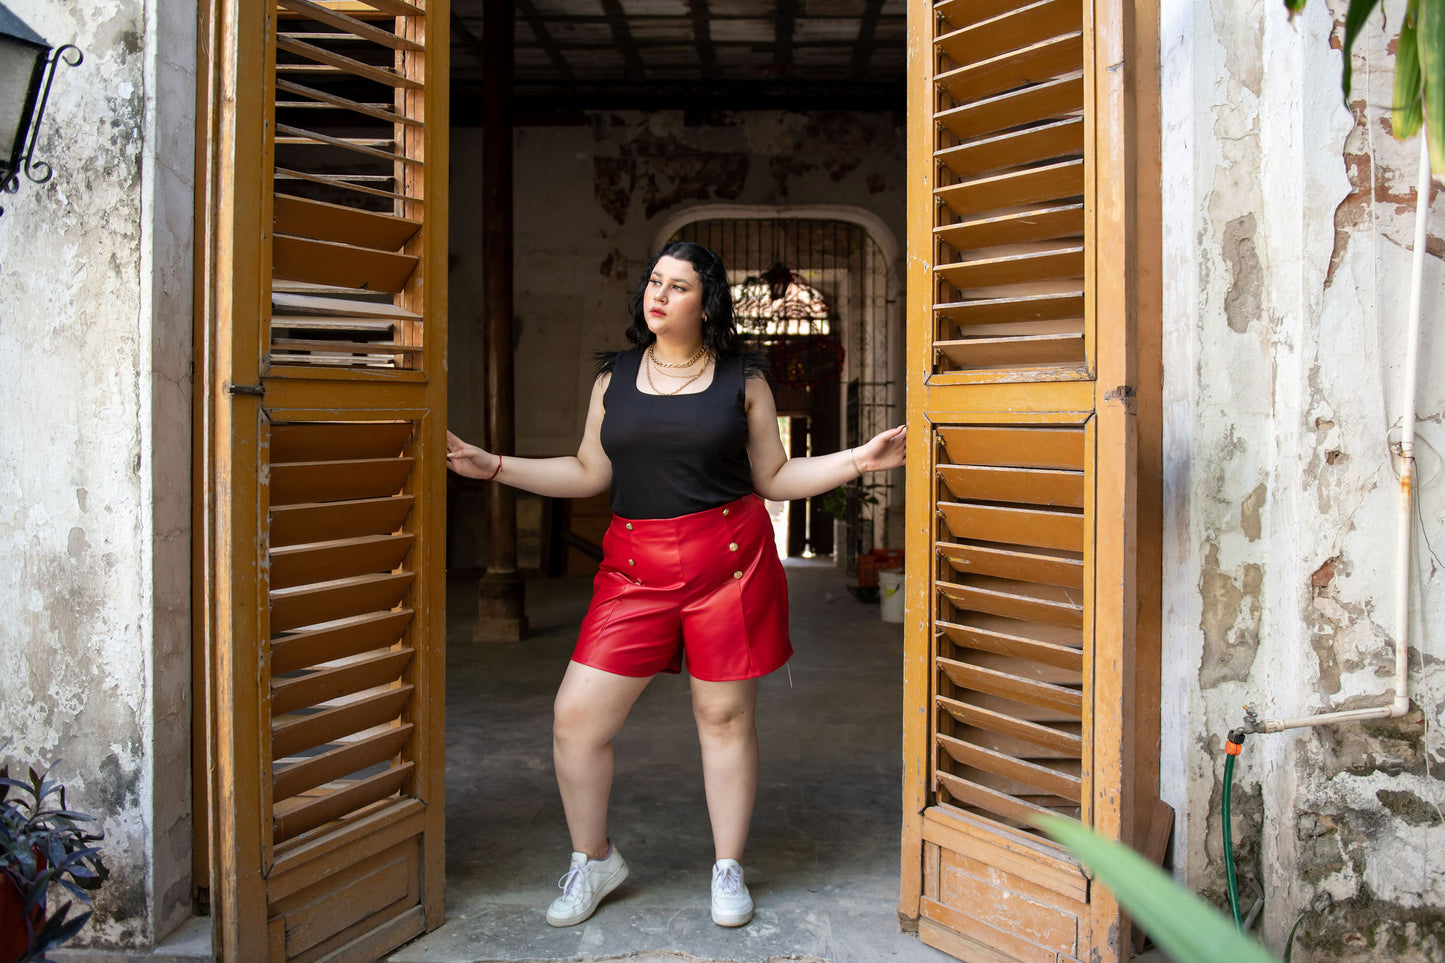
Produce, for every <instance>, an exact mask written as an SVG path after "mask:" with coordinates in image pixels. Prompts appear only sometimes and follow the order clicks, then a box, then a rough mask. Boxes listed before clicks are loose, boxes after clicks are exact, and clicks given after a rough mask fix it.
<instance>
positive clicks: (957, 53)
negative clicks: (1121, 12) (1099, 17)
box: [934, 0, 1084, 66]
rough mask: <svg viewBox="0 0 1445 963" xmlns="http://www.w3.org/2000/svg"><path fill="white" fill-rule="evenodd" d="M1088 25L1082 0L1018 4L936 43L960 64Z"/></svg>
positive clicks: (1015, 48)
mask: <svg viewBox="0 0 1445 963" xmlns="http://www.w3.org/2000/svg"><path fill="white" fill-rule="evenodd" d="M1083 25H1084V7H1083V4H1082V3H1080V2H1079V0H1041V2H1038V3H1030V4H1021V5H1017V6H1014V7H1013V9H1011V10H1008V11H1007V12H1006V13H1003V14H1002V15H1000V16H997V17H993V18H991V19H989V20H984V21H980V22H978V23H975V24H971V25H969V26H967V27H964V28H962V29H959V30H955V31H953V32H952V33H946V34H943V35H941V36H940V37H939V38H938V39H937V40H935V41H934V46H935V48H936V49H938V50H939V51H940V52H941V53H943V54H944V55H946V56H947V57H948V59H949V60H951V61H953V62H954V63H955V64H958V65H959V66H963V65H965V64H973V63H978V62H979V61H983V60H989V59H991V58H994V57H999V56H1003V55H1005V54H1008V53H1011V52H1012V51H1014V50H1018V49H1019V48H1020V47H1026V46H1029V45H1032V44H1036V43H1040V42H1042V41H1045V40H1049V39H1051V38H1053V37H1056V36H1059V35H1060V34H1070V33H1078V32H1079V31H1080V30H1082V29H1083Z"/></svg>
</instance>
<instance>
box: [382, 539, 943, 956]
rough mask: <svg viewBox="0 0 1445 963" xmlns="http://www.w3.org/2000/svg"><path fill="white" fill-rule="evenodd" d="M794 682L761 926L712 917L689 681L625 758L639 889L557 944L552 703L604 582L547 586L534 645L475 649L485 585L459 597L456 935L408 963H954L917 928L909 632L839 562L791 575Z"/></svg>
mask: <svg viewBox="0 0 1445 963" xmlns="http://www.w3.org/2000/svg"><path fill="white" fill-rule="evenodd" d="M788 579H789V584H790V589H791V599H792V633H793V646H794V648H795V649H796V650H797V651H796V654H795V655H794V658H793V661H792V665H791V681H790V679H789V672H788V670H786V669H784V670H780V671H778V672H776V673H774V674H773V675H772V676H769V677H768V678H766V679H764V680H763V682H762V684H761V686H760V688H759V697H758V729H759V735H760V741H761V745H762V763H761V771H760V786H759V792H758V803H757V809H756V813H755V815H754V818H753V829H752V837H751V841H750V844H749V850H748V856H747V859H746V860H745V861H744V867H745V869H746V872H747V882H748V885H749V888H750V889H751V891H752V894H753V900H754V903H755V904H756V907H757V911H756V916H755V917H754V919H753V921H752V922H751V923H750V924H749V925H747V926H744V927H741V928H738V929H723V928H722V927H718V926H715V925H714V924H713V923H712V920H711V918H710V917H709V914H708V892H709V890H708V886H709V880H710V869H711V864H712V845H711V837H710V833H709V829H708V821H707V808H706V804H705V802H704V798H703V786H702V772H701V766H700V763H699V761H698V750H697V738H696V733H695V730H694V729H693V724H692V715H691V710H690V707H689V698H688V690H687V682H686V678H685V677H678V676H667V675H664V676H659V677H657V678H656V679H655V680H654V681H653V682H652V684H651V685H650V686H648V688H647V690H646V691H645V692H644V693H643V695H642V698H641V699H640V700H639V701H638V703H637V706H636V707H635V708H634V709H633V712H632V716H631V718H630V719H629V720H628V723H627V725H626V727H625V728H624V729H623V731H622V733H621V735H619V736H618V738H617V740H616V743H615V748H616V759H617V770H616V779H615V784H614V788H613V794H612V808H611V823H610V825H611V830H612V838H613V840H614V842H615V843H616V845H617V846H618V848H619V849H621V851H622V853H623V854H624V855H625V856H626V858H627V862H628V865H629V866H630V868H631V871H632V875H631V878H630V879H629V880H628V881H627V883H625V884H624V885H623V886H622V887H621V888H620V889H618V890H617V891H616V892H615V893H613V894H612V895H611V896H609V897H608V898H607V899H606V900H604V901H603V902H602V905H601V906H600V907H599V909H598V911H597V913H596V914H595V915H594V916H593V917H592V918H591V919H590V920H588V921H587V922H585V923H582V924H580V925H578V926H574V927H570V928H567V929H554V928H552V927H550V926H548V925H546V923H545V922H544V921H543V912H544V910H545V908H546V906H547V904H548V903H549V902H551V900H552V899H553V897H554V896H556V895H557V889H556V881H557V879H558V877H560V876H561V875H562V873H563V872H564V871H565V870H566V867H567V859H568V853H569V851H570V848H571V847H570V845H569V844H568V841H567V832H566V825H565V823H564V821H563V818H562V806H561V802H560V801H559V799H558V797H557V787H556V783H555V781H554V777H553V773H552V758H551V703H552V695H553V693H554V691H555V689H556V686H557V683H558V681H559V680H560V679H561V676H562V672H563V670H564V669H565V667H566V664H567V659H568V656H569V655H570V653H571V649H572V644H573V642H574V641H575V638H576V628H577V625H578V624H579V623H580V622H581V619H582V615H583V613H584V611H585V610H586V606H587V598H588V591H589V588H590V579H587V578H580V577H568V578H562V579H550V580H537V581H531V582H529V583H528V584H527V614H528V618H529V619H530V621H531V628H532V634H531V636H530V637H529V638H528V639H527V640H526V641H525V642H523V643H521V644H516V645H482V644H477V643H474V642H472V641H471V629H472V618H473V613H474V611H475V603H474V599H475V588H474V583H473V582H471V581H463V580H458V581H456V582H453V583H452V584H451V585H450V586H449V590H448V609H449V611H448V643H447V644H448V654H447V853H448V859H447V922H446V923H445V924H444V925H443V926H442V927H441V928H439V929H438V930H436V931H435V932H433V933H431V934H429V935H427V936H425V937H423V938H421V939H419V940H417V941H415V942H413V943H411V944H410V945H408V946H406V947H403V948H402V949H401V950H400V951H398V952H397V953H395V954H393V955H392V956H391V957H390V959H391V960H392V961H395V963H479V961H544V960H607V959H617V958H627V959H635V960H658V961H688V963H695V961H735V963H764V961H770V960H815V961H828V963H883V961H898V963H942V961H945V960H948V959H950V958H949V957H947V956H945V955H944V954H942V953H939V952H937V951H935V950H933V949H930V948H929V947H926V946H923V945H922V944H921V943H919V942H918V940H917V938H916V937H915V936H913V935H910V934H905V933H902V932H900V929H899V924H898V917H897V902H898V873H899V862H898V860H899V815H900V809H899V806H900V802H899V800H900V785H899V783H900V773H901V764H902V763H901V759H902V753H901V749H900V739H901V735H900V727H901V711H902V710H901V678H902V666H903V661H902V629H901V626H899V625H896V624H890V623H885V622H882V621H881V620H880V619H879V617H878V607H877V605H865V604H863V603H860V602H857V601H855V600H854V599H853V598H852V597H851V596H850V595H849V594H848V593H847V591H846V589H845V580H844V577H843V575H842V573H840V572H839V571H838V570H837V569H834V568H833V567H832V566H831V564H830V562H829V560H827V559H822V560H816V561H801V560H794V561H790V562H789V563H788Z"/></svg>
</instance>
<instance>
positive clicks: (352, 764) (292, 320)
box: [202, 0, 448, 963]
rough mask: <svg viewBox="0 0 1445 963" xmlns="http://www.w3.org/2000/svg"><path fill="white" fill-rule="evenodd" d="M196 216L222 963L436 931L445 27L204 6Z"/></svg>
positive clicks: (405, 18)
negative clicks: (199, 210)
mask: <svg viewBox="0 0 1445 963" xmlns="http://www.w3.org/2000/svg"><path fill="white" fill-rule="evenodd" d="M209 18H210V30H209V33H208V38H209V46H208V53H209V56H210V60H211V63H210V67H211V74H210V77H209V81H208V84H207V87H206V103H205V110H204V116H205V123H206V124H207V127H206V128H205V131H204V133H205V139H206V153H207V158H206V163H205V167H204V182H205V191H206V193H205V196H204V203H203V205H202V207H203V208H204V215H205V217H206V218H207V220H208V224H207V229H206V231H205V232H204V235H203V236H204V238H205V242H206V250H205V252H204V256H203V263H204V264H205V270H206V277H205V283H206V293H205V296H204V301H205V304H204V319H205V337H206V342H207V343H206V348H205V351H204V352H203V355H204V358H205V369H204V370H205V375H204V384H205V388H204V391H205V398H204V417H205V419H206V422H207V423H206V425H205V428H204V431H203V432H202V435H203V436H204V443H205V453H204V456H203V461H204V464H205V470H204V475H205V478H206V493H205V496H204V497H205V500H206V503H207V504H206V510H205V514H206V518H207V521H206V540H205V541H206V547H205V550H204V553H203V555H204V559H205V566H206V570H205V571H206V586H207V599H206V610H207V611H208V613H209V626H208V634H209V636H210V638H209V640H208V653H209V656H210V659H211V665H210V667H209V672H208V679H209V685H210V687H211V691H210V693H209V709H210V712H209V720H210V728H211V732H210V753H211V757H212V770H213V776H212V781H211V787H210V788H211V791H212V793H213V798H214V800H215V803H214V805H213V806H212V807H211V812H212V814H213V818H214V826H213V827H212V832H211V836H212V847H211V849H212V864H213V870H212V893H211V899H212V908H213V912H214V914H215V916H216V917H217V929H218V933H219V945H220V947H221V951H222V955H223V957H224V958H225V959H227V960H237V961H246V963H250V961H254V960H271V961H275V963H280V961H320V960H337V961H341V960H348V961H349V960H376V959H380V958H382V957H383V956H384V955H386V954H387V953H388V952H390V951H391V950H393V949H394V948H396V947H397V946H399V945H400V944H402V943H404V942H406V941H407V940H409V939H411V938H412V937H414V936H416V935H418V934H420V933H422V932H424V931H425V930H427V929H429V928H431V927H434V926H437V925H439V924H440V923H441V921H442V917H443V883H444V878H445V877H444V869H445V867H444V852H443V839H442V830H443V825H442V812H443V809H442V806H443V795H442V789H443V757H442V745H443V698H442V696H443V681H444V662H443V657H444V646H443V640H444V624H443V613H444V608H445V607H444V590H445V573H444V565H445V563H444V545H445V538H444V531H443V526H444V518H443V512H444V506H445V475H446V470H445V455H444V452H445V421H446V410H445V398H446V378H445V366H444V358H445V350H446V289H445V277H446V274H445V272H446V250H447V236H446V211H447V204H446V182H445V178H446V167H447V163H446V162H447V103H446V91H447V59H446V58H447V43H448V40H447V37H448V32H447V27H448V12H447V6H446V3H445V2H444V0H441V2H439V0H269V2H268V3H259V4H258V3H245V2H240V0H216V2H215V3H214V5H213V6H212V7H211V8H210V10H209Z"/></svg>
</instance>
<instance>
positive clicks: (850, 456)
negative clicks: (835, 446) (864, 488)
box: [848, 448, 863, 478]
mask: <svg viewBox="0 0 1445 963" xmlns="http://www.w3.org/2000/svg"><path fill="white" fill-rule="evenodd" d="M848 460H849V461H851V462H852V463H853V470H854V471H855V472H857V473H858V474H856V475H855V476H853V477H855V478H862V477H863V469H861V468H859V467H858V459H857V458H856V457H854V455H853V449H852V448H849V449H848Z"/></svg>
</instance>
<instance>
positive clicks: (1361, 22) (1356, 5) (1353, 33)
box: [1340, 0, 1428, 107]
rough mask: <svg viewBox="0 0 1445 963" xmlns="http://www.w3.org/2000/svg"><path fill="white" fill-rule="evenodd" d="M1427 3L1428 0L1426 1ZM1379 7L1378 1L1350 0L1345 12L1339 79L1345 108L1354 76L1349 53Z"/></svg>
mask: <svg viewBox="0 0 1445 963" xmlns="http://www.w3.org/2000/svg"><path fill="white" fill-rule="evenodd" d="M1427 2H1428V0H1427ZM1379 5H1380V0H1350V8H1349V9H1348V10H1346V11H1345V39H1344V45H1343V47H1344V49H1343V53H1344V55H1345V72H1344V76H1343V77H1341V78H1340V86H1341V87H1343V88H1344V92H1345V106H1347V107H1348V106H1349V104H1350V82H1351V79H1352V76H1353V74H1354V68H1355V65H1354V61H1353V60H1352V59H1351V56H1350V54H1351V51H1353V50H1354V49H1355V40H1356V38H1358V37H1359V36H1360V31H1361V30H1363V29H1364V28H1365V21H1366V20H1368V19H1370V14H1372V13H1374V12H1375V8H1376V7H1377V6H1379Z"/></svg>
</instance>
